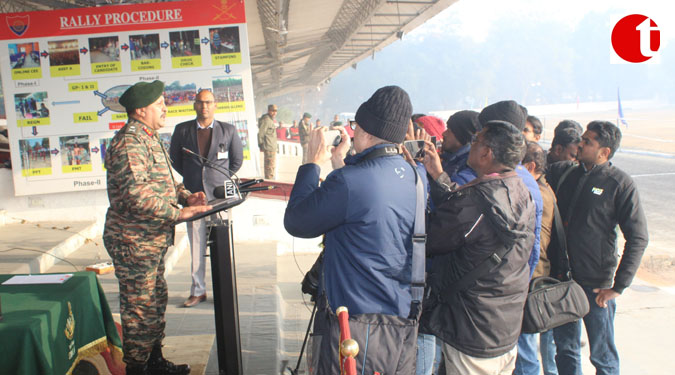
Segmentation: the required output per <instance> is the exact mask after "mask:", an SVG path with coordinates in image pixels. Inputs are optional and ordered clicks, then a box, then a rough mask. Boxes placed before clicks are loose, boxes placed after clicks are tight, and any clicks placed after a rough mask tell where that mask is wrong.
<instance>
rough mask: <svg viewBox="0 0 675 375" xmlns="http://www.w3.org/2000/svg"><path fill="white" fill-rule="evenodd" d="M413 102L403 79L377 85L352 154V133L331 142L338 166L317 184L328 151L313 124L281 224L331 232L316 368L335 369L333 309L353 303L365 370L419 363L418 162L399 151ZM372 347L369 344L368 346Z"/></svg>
mask: <svg viewBox="0 0 675 375" xmlns="http://www.w3.org/2000/svg"><path fill="white" fill-rule="evenodd" d="M411 114H412V104H411V103H410V98H409V97H408V94H407V93H406V92H405V91H404V90H403V89H401V88H400V87H397V86H387V87H383V88H380V89H379V90H377V91H376V92H375V93H374V94H373V95H372V96H371V97H370V99H368V101H366V102H365V103H363V104H361V106H360V107H359V109H358V111H357V112H356V116H355V119H356V125H355V130H354V150H355V151H356V154H355V155H350V156H347V157H345V156H346V155H347V152H348V150H349V147H350V141H349V137H348V136H347V134H346V132H345V131H344V130H342V131H341V132H342V142H341V143H340V144H339V145H338V146H337V147H335V148H333V149H332V151H331V155H330V160H331V163H332V166H333V169H334V170H333V171H332V172H331V173H330V174H329V175H328V176H327V177H326V180H325V181H324V182H323V183H321V185H319V174H320V168H319V165H321V164H322V163H323V162H325V161H327V160H328V159H329V155H328V152H327V150H326V145H325V141H324V139H323V134H322V133H323V132H324V131H326V129H325V128H317V129H315V130H313V131H312V132H311V133H310V137H309V145H308V153H307V163H306V164H304V165H302V166H301V167H300V168H299V169H298V174H297V177H296V180H295V184H294V186H293V191H292V192H291V196H290V199H289V202H288V206H287V208H286V213H285V216H284V226H285V227H286V230H287V231H288V233H290V234H291V235H293V236H296V237H302V238H313V237H318V236H321V235H323V234H325V248H324V264H323V270H322V277H321V285H320V288H319V298H318V300H319V303H318V310H317V314H316V318H315V324H314V336H313V337H314V341H313V348H311V351H312V353H313V358H315V361H316V362H315V363H314V364H313V366H314V368H315V369H316V371H317V372H316V373H317V374H326V375H327V374H337V373H339V372H340V371H339V368H338V358H337V350H338V349H337V343H338V337H339V336H338V333H337V325H336V321H335V319H336V318H335V310H336V309H337V308H338V307H340V306H345V307H347V308H348V312H349V315H350V325H351V327H352V328H351V334H352V337H353V338H354V339H355V340H356V341H357V342H358V343H359V345H360V346H361V350H360V351H359V354H358V356H357V357H356V366H357V371H358V372H359V373H366V374H376V373H382V374H391V375H393V374H405V375H410V374H413V373H414V372H415V370H414V368H415V349H414V348H415V342H416V339H417V321H416V320H415V319H410V318H409V317H410V316H411V315H413V314H411V313H412V311H411V310H414V309H413V308H412V307H413V306H412V305H413V304H412V285H411V277H412V276H411V273H412V265H411V259H412V248H413V244H412V236H413V224H414V221H415V208H416V188H415V183H416V175H415V168H414V167H413V166H411V165H410V164H408V163H407V162H406V161H405V160H404V159H403V158H402V157H401V155H400V154H399V152H398V145H399V144H400V143H401V142H403V140H404V138H405V135H406V132H407V129H408V122H409V121H410V115H411ZM366 346H367V347H366Z"/></svg>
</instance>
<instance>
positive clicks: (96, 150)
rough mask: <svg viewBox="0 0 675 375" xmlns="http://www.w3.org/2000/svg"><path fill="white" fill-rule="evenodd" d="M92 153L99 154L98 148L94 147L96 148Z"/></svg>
mask: <svg viewBox="0 0 675 375" xmlns="http://www.w3.org/2000/svg"><path fill="white" fill-rule="evenodd" d="M91 152H93V153H94V154H98V147H96V146H94V148H92V149H91Z"/></svg>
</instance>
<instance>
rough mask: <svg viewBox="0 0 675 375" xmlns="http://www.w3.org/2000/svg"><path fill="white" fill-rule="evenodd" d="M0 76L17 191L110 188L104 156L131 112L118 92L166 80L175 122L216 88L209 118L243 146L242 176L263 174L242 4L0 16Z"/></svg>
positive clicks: (210, 1) (219, 1) (206, 0)
mask: <svg viewBox="0 0 675 375" xmlns="http://www.w3.org/2000/svg"><path fill="white" fill-rule="evenodd" d="M0 18H4V20H2V19H0V51H4V52H2V53H0V74H1V75H2V84H3V91H4V95H5V108H6V112H7V128H8V131H9V139H10V149H11V158H12V168H13V169H12V172H13V178H14V188H15V189H14V190H15V194H16V195H32V194H45V193H54V192H64V191H79V190H93V189H105V188H106V182H105V168H104V163H103V159H104V157H105V153H106V149H107V147H108V145H109V143H110V140H111V139H112V137H113V135H114V133H115V131H116V130H118V129H120V128H121V127H122V126H124V124H125V123H126V121H127V116H126V112H125V110H124V108H123V107H122V106H121V105H120V104H119V103H118V100H119V97H120V95H121V94H122V93H123V92H124V91H125V90H126V89H127V88H128V87H129V86H131V85H133V84H134V83H136V82H139V81H153V80H156V79H159V80H161V81H163V82H164V83H165V85H166V88H165V91H164V99H165V102H166V105H167V110H168V113H167V121H166V122H167V126H166V127H164V128H162V129H161V130H160V131H159V133H160V137H161V139H162V140H163V141H164V143H165V146H166V147H167V148H168V145H169V142H170V139H171V134H172V132H173V128H174V126H175V125H176V124H178V123H179V122H182V121H187V120H190V119H194V118H195V116H196V114H195V112H194V110H193V101H194V98H195V95H196V94H197V92H199V91H200V90H203V89H209V90H212V91H213V93H214V95H215V97H216V101H217V103H218V104H217V110H216V119H218V120H220V121H226V122H229V123H231V124H233V125H235V126H236V127H237V129H238V133H239V136H240V137H241V139H242V142H243V145H244V159H245V160H244V165H243V167H242V171H241V172H240V174H242V175H258V174H259V173H258V171H259V168H258V165H257V158H256V157H252V155H253V156H255V155H258V150H257V143H256V142H251V140H254V139H256V129H257V126H256V116H255V108H254V105H253V103H254V100H253V85H252V82H251V69H250V56H249V50H248V38H247V29H246V19H245V13H244V2H243V1H239V0H186V1H174V2H161V3H151V4H135V5H116V6H102V7H96V8H75V9H63V10H53V11H41V12H27V13H8V14H2V15H0Z"/></svg>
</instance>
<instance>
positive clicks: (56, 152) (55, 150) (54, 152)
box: [51, 149, 59, 155]
mask: <svg viewBox="0 0 675 375" xmlns="http://www.w3.org/2000/svg"><path fill="white" fill-rule="evenodd" d="M51 153H52V154H54V155H56V154H58V153H59V150H57V149H53V150H52V151H51Z"/></svg>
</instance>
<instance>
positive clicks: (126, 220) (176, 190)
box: [103, 119, 190, 363]
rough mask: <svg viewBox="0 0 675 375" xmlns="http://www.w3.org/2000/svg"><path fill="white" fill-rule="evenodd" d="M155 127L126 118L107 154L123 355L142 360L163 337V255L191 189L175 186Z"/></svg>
mask: <svg viewBox="0 0 675 375" xmlns="http://www.w3.org/2000/svg"><path fill="white" fill-rule="evenodd" d="M169 165H170V164H169V162H168V157H167V155H166V151H165V150H164V147H163V146H162V143H161V141H160V139H159V136H158V135H157V133H156V132H155V131H154V130H152V129H150V128H149V127H147V126H146V125H144V124H143V123H141V122H139V121H136V120H133V119H130V120H129V122H128V123H127V124H126V125H125V126H124V127H123V128H122V129H121V130H120V131H119V132H118V133H117V134H116V135H115V137H114V138H113V140H112V142H111V144H110V147H109V149H108V150H107V153H106V156H105V167H106V169H107V179H108V200H109V201H110V207H109V208H108V213H107V215H106V223H105V230H104V232H103V242H104V244H105V247H106V249H107V250H108V253H109V254H110V257H111V258H112V260H113V263H114V264H115V276H117V279H118V280H119V289H120V310H121V316H122V330H123V331H122V332H123V336H124V343H123V349H124V361H125V362H127V363H144V362H145V361H147V359H148V357H149V355H150V352H151V350H152V347H153V345H154V344H156V343H161V342H162V339H163V338H164V326H165V320H164V312H165V310H166V304H167V300H168V294H167V287H166V280H164V255H165V254H166V250H167V247H168V246H171V245H172V244H173V240H174V224H175V222H176V220H177V219H178V216H179V213H180V207H179V206H178V204H179V203H180V204H183V205H187V197H188V196H189V195H190V192H189V191H188V190H186V189H185V188H184V187H183V185H182V184H181V185H178V186H176V184H175V182H174V180H173V176H172V174H171V170H170V169H169Z"/></svg>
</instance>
